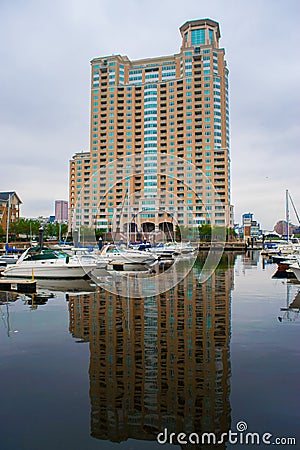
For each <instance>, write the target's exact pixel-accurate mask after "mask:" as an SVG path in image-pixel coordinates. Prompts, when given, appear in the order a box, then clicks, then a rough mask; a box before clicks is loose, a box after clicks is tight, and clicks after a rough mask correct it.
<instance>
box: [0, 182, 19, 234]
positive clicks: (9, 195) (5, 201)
mask: <svg viewBox="0 0 300 450" xmlns="http://www.w3.org/2000/svg"><path fill="white" fill-rule="evenodd" d="M21 204H22V202H21V200H20V198H19V196H18V194H17V193H16V192H15V191H9V192H0V225H1V227H2V228H3V229H4V230H6V229H7V222H8V221H9V223H11V222H16V221H17V220H18V219H19V218H20V205H21Z"/></svg>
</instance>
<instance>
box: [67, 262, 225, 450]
mask: <svg viewBox="0 0 300 450" xmlns="http://www.w3.org/2000/svg"><path fill="white" fill-rule="evenodd" d="M233 263H234V256H233V255H232V254H229V255H225V256H223V257H222V260H221V264H220V265H219V268H218V269H217V270H216V271H215V273H214V274H213V275H212V276H211V277H210V278H209V279H208V280H207V281H206V282H205V283H203V284H200V283H199V282H198V281H197V280H198V277H199V272H200V265H201V263H200V261H198V260H197V262H196V263H195V265H194V267H193V269H192V271H191V272H190V273H189V275H188V276H187V277H186V278H185V279H184V280H183V281H181V282H180V283H179V284H177V285H176V286H175V287H174V288H173V289H171V290H169V291H168V292H165V293H163V294H160V295H158V296H156V297H146V298H143V299H137V298H134V299H129V298H126V297H122V296H118V295H115V294H112V293H110V292H107V291H104V290H102V289H101V288H97V290H96V291H95V292H94V293H86V294H84V295H80V294H79V295H78V294H77V295H73V294H72V293H70V294H69V295H68V298H69V314H70V332H71V333H72V335H73V337H74V338H77V339H78V338H79V339H81V341H85V342H89V346H90V367H89V376H90V401H91V435H92V436H93V437H95V438H97V439H102V440H110V441H113V442H121V441H126V440H127V439H136V440H152V441H156V439H157V435H158V434H159V433H160V432H162V431H163V430H164V429H165V428H167V430H168V432H169V433H171V432H175V433H180V432H185V433H191V432H197V433H198V434H200V433H203V432H214V433H216V434H217V435H218V436H220V435H221V433H223V432H224V433H225V432H227V431H228V430H229V428H230V402H229V394H230V355H229V345H230V302H231V290H232V288H233ZM184 447H185V448H186V447H188V446H187V445H185V446H184ZM218 448H225V444H222V445H221V446H219V447H218Z"/></svg>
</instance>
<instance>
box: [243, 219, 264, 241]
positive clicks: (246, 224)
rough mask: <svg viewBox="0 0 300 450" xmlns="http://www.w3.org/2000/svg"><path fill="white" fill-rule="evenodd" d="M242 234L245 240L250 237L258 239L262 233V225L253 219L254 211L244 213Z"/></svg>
mask: <svg viewBox="0 0 300 450" xmlns="http://www.w3.org/2000/svg"><path fill="white" fill-rule="evenodd" d="M241 232H242V236H243V237H244V239H245V240H247V239H249V238H255V239H257V238H258V237H259V235H260V225H259V223H258V222H257V221H256V220H254V219H253V214H252V213H246V214H243V215H242V230H241Z"/></svg>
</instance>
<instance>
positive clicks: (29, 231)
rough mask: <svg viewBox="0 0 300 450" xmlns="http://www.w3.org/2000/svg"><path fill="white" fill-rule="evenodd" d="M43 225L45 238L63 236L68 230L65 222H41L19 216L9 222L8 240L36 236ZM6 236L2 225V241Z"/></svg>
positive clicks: (27, 238)
mask: <svg viewBox="0 0 300 450" xmlns="http://www.w3.org/2000/svg"><path fill="white" fill-rule="evenodd" d="M41 226H42V227H43V229H44V237H45V239H47V238H56V239H58V238H59V236H65V235H66V234H67V232H68V225H66V224H65V223H63V224H60V223H58V222H54V223H46V224H44V225H43V224H41V221H40V220H39V219H24V218H20V219H18V220H16V221H15V222H11V223H10V224H9V233H8V236H9V240H10V241H15V240H21V239H25V240H29V239H31V238H32V237H37V236H38V235H39V229H40V227H41ZM5 238H6V230H4V229H3V227H2V226H0V239H1V240H2V241H3V239H5Z"/></svg>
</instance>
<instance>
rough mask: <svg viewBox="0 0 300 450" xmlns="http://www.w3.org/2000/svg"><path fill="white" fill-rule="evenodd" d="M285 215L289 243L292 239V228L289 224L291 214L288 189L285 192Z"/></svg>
mask: <svg viewBox="0 0 300 450" xmlns="http://www.w3.org/2000/svg"><path fill="white" fill-rule="evenodd" d="M285 214H286V217H285V219H286V239H287V242H289V239H290V227H289V223H290V213H289V191H288V189H286V191H285Z"/></svg>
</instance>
